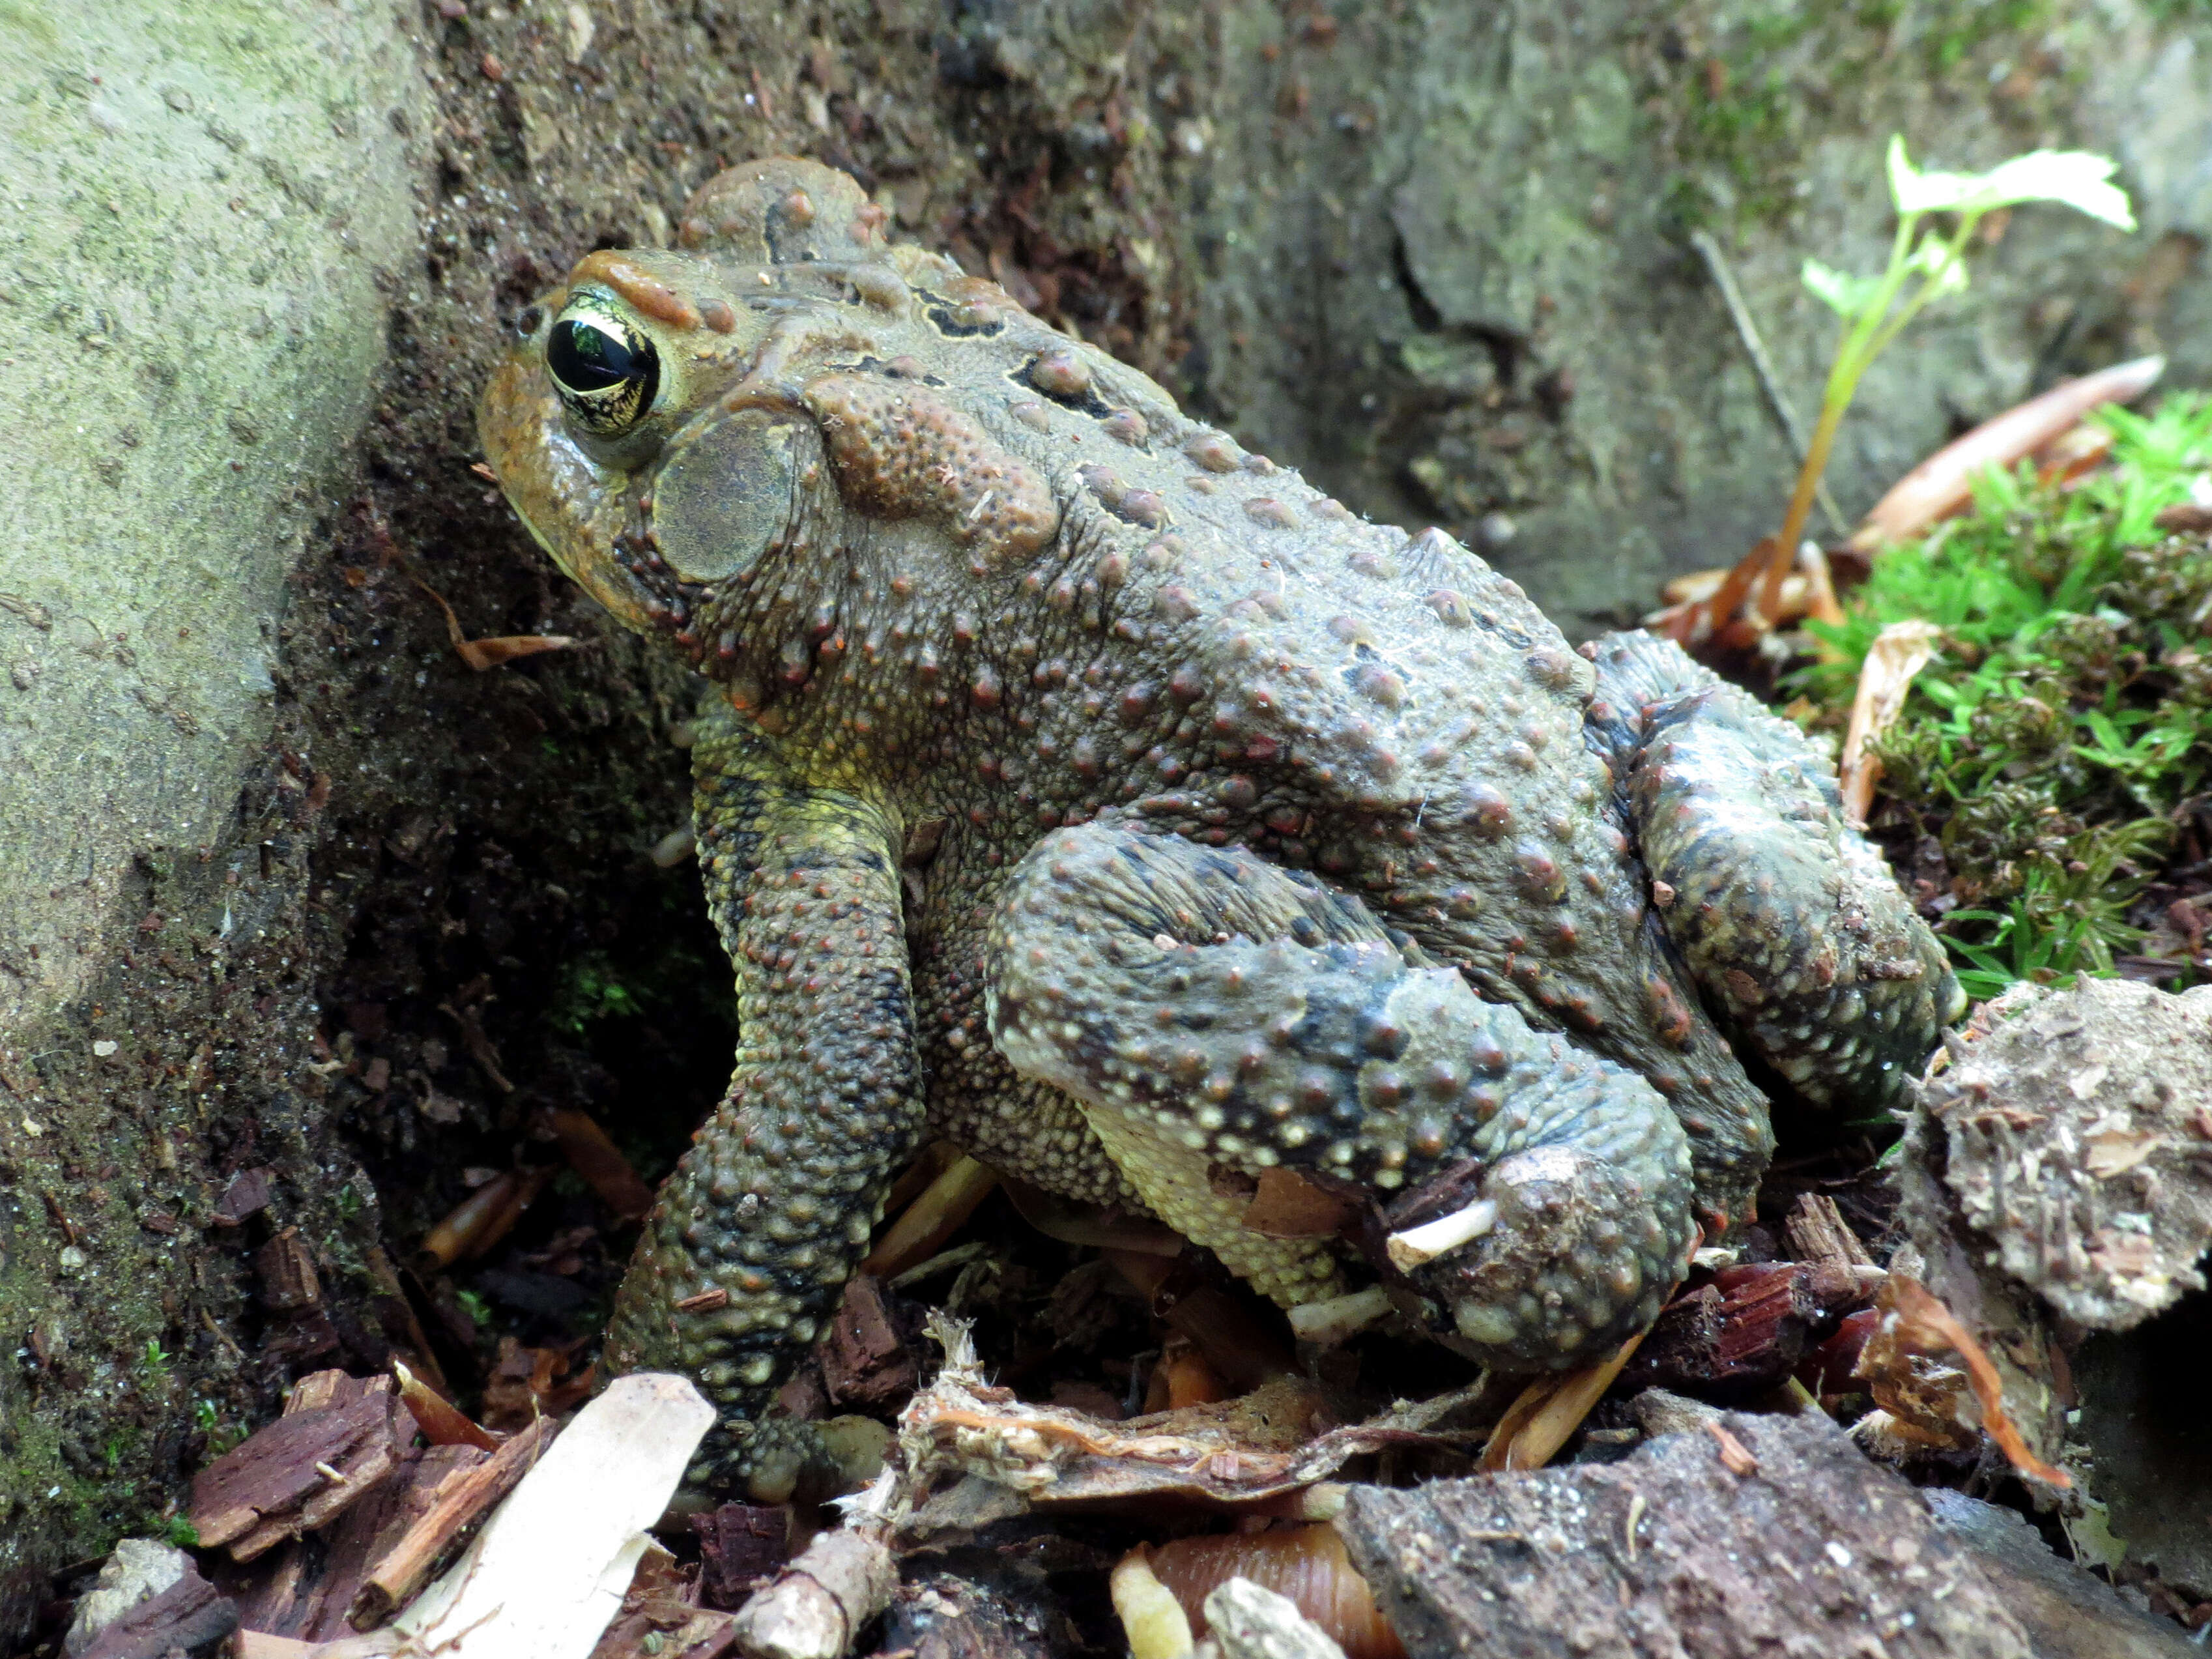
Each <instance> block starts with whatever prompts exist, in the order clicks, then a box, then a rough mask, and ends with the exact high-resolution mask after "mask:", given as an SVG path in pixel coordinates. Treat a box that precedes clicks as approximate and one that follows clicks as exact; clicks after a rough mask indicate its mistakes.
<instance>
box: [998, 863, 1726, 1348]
mask: <svg viewBox="0 0 2212 1659" xmlns="http://www.w3.org/2000/svg"><path fill="white" fill-rule="evenodd" d="M992 946H993V948H992V952H991V968H990V971H991V981H990V987H989V994H990V1004H989V1006H990V1024H991V1034H992V1036H993V1038H994V1040H995V1041H996V1042H997V1043H998V1045H999V1047H1000V1049H1001V1051H1002V1052H1004V1053H1005V1054H1006V1057H1007V1059H1008V1060H1010V1061H1011V1062H1012V1064H1013V1066H1015V1068H1016V1069H1017V1070H1018V1071H1020V1072H1023V1073H1026V1074H1028V1075H1030V1076H1032V1077H1036V1078H1038V1079H1042V1080H1044V1081H1047V1082H1049V1083H1052V1084H1054V1085H1056V1086H1058V1087H1060V1088H1061V1089H1064V1090H1066V1091H1068V1092H1069V1093H1070V1094H1072V1095H1073V1096H1074V1097H1076V1098H1077V1099H1079V1101H1081V1102H1082V1103H1083V1104H1084V1107H1085V1110H1086V1112H1087V1113H1088V1114H1089V1115H1090V1118H1091V1123H1092V1125H1093V1127H1095V1128H1096V1129H1097V1132H1098V1133H1099V1136H1100V1138H1101V1139H1103V1140H1104V1141H1105V1143H1106V1145H1107V1146H1108V1147H1109V1149H1110V1150H1111V1151H1112V1152H1113V1154H1114V1157H1115V1161H1116V1162H1117V1163H1119V1164H1121V1167H1122V1169H1123V1170H1125V1171H1126V1172H1127V1174H1128V1175H1129V1176H1130V1177H1131V1178H1132V1179H1133V1182H1135V1184H1136V1186H1137V1188H1138V1190H1139V1192H1140V1193H1141V1194H1143V1196H1144V1199H1145V1200H1146V1203H1147V1204H1149V1205H1151V1206H1152V1207H1153V1208H1154V1209H1155V1210H1156V1211H1157V1212H1158V1214H1159V1215H1160V1216H1161V1217H1162V1218H1164V1220H1166V1221H1167V1222H1168V1223H1170V1225H1173V1226H1175V1227H1176V1228H1178V1229H1179V1230H1181V1231H1182V1232H1183V1233H1184V1234H1185V1235H1186V1236H1188V1237H1191V1238H1194V1239H1196V1240H1197V1241H1198V1242H1200V1243H1203V1244H1206V1245H1207V1246H1209V1247H1210V1248H1212V1249H1214V1250H1216V1251H1217V1252H1218V1253H1219V1254H1220V1255H1221V1256H1222V1257H1223V1259H1224V1260H1225V1261H1226V1262H1227V1263H1228V1264H1229V1266H1230V1267H1231V1268H1232V1269H1234V1270H1235V1271H1237V1272H1238V1273H1243V1275H1244V1276H1245V1277H1247V1278H1249V1279H1251V1280H1252V1281H1253V1282H1254V1283H1255V1285H1258V1286H1259V1288H1261V1290H1263V1291H1266V1292H1267V1294H1268V1295H1270V1296H1271V1297H1274V1298H1275V1300H1277V1301H1278V1302H1280V1303H1284V1304H1297V1303H1300V1302H1304V1301H1308V1300H1311V1299H1314V1298H1316V1297H1320V1296H1322V1295H1325V1294H1328V1293H1329V1292H1330V1291H1332V1290H1333V1289H1334V1284H1335V1280H1334V1264H1333V1261H1332V1260H1331V1259H1330V1257H1329V1256H1328V1254H1327V1253H1326V1249H1325V1247H1324V1245H1323V1244H1322V1243H1321V1242H1319V1241H1315V1240H1310V1239H1308V1240H1296V1241H1291V1240H1279V1239H1269V1238H1265V1237H1261V1236H1260V1235H1258V1234H1256V1233H1255V1232H1252V1231H1249V1229H1247V1228H1245V1226H1244V1225H1243V1209H1244V1200H1243V1199H1242V1198H1240V1197H1237V1196H1235V1195H1234V1194H1233V1193H1231V1192H1225V1191H1223V1190H1218V1188H1227V1187H1229V1186H1230V1183H1225V1182H1218V1181H1216V1180H1215V1179H1214V1177H1215V1176H1218V1175H1219V1174H1224V1173H1227V1172H1237V1173H1239V1174H1243V1175H1247V1176H1256V1175H1259V1174H1261V1173H1262V1172H1264V1171H1266V1170H1270V1169H1275V1168H1283V1169H1288V1170H1293V1171H1296V1172H1298V1173H1300V1174H1302V1175H1304V1176H1306V1177H1307V1178H1308V1179H1310V1180H1311V1181H1313V1182H1316V1183H1317V1184H1321V1185H1324V1186H1327V1187H1330V1188H1334V1189H1335V1190H1337V1191H1340V1192H1349V1193H1354V1194H1359V1195H1361V1196H1362V1197H1371V1198H1373V1199H1374V1200H1376V1203H1377V1204H1378V1206H1389V1208H1388V1209H1386V1210H1385V1212H1384V1214H1383V1229H1382V1231H1387V1230H1388V1229H1389V1228H1390V1227H1391V1226H1393V1225H1396V1226H1397V1227H1398V1231H1397V1232H1396V1233H1395V1236H1394V1237H1393V1238H1392V1240H1391V1249H1390V1250H1389V1258H1390V1260H1389V1264H1388V1266H1387V1267H1385V1268H1384V1270H1385V1271H1386V1273H1393V1275H1394V1277H1395V1274H1396V1273H1403V1274H1404V1275H1405V1278H1404V1279H1400V1280H1398V1282H1399V1283H1400V1284H1401V1285H1404V1284H1405V1283H1406V1282H1407V1280H1410V1284H1411V1286H1412V1288H1413V1289H1415V1290H1417V1291H1419V1293H1420V1295H1421V1296H1422V1297H1425V1298H1427V1299H1428V1300H1430V1301H1431V1302H1432V1303H1433V1304H1437V1306H1439V1307H1441V1308H1442V1309H1443V1310H1446V1312H1445V1313H1444V1314H1443V1316H1440V1317H1439V1318H1438V1319H1437V1321H1435V1322H1433V1324H1432V1328H1437V1331H1438V1334H1440V1335H1443V1336H1444V1337H1445V1338H1446V1339H1447V1340H1451V1341H1452V1342H1453V1344H1454V1346H1458V1347H1460V1348H1462V1350H1463V1351H1466V1352H1471V1353H1473V1354H1474V1356H1475V1357H1477V1358H1481V1359H1484V1360H1486V1361H1494V1362H1497V1363H1500V1364H1508V1365H1511V1366H1513V1367H1515V1368H1516V1369H1520V1370H1527V1369H1530V1368H1532V1367H1554V1366H1559V1365H1565V1364H1572V1363H1574V1362H1575V1361H1577V1359H1579V1358H1585V1357H1587V1356H1588V1355H1589V1353H1590V1352H1594V1351H1595V1350H1597V1349H1600V1348H1601V1347H1603V1346H1607V1345H1610V1344H1612V1343H1614V1342H1617V1341H1619V1340H1622V1339H1623V1338H1625V1337H1626V1336H1628V1335H1630V1334H1632V1333H1633V1332H1635V1331H1636V1330H1638V1329H1640V1328H1643V1327H1644V1325H1646V1324H1648V1323H1649V1322H1650V1320H1651V1319H1652V1318H1653V1317H1654V1316H1656V1314H1657V1312H1658V1310H1659V1306H1660V1304H1661V1302H1662V1299H1663V1297H1665V1296H1666V1294H1667V1292H1668V1289H1669V1288H1670V1287H1671V1286H1672V1285H1674V1282H1675V1280H1676V1279H1678V1278H1679V1277H1680V1273H1681V1271H1682V1269H1683V1267H1684V1264H1685V1261H1686V1257H1687V1255H1688V1252H1689V1249H1690V1248H1691V1246H1692V1243H1693V1242H1694V1240H1695V1238H1696V1237H1697V1229H1696V1227H1695V1226H1694V1225H1693V1224H1692V1222H1691V1220H1690V1198H1691V1174H1690V1155H1689V1147H1688V1143H1687V1141H1686V1139H1685V1137H1684V1135H1683V1133H1682V1129H1681V1127H1680V1124H1679V1123H1678V1122H1677V1121H1675V1119H1674V1115H1673V1114H1672V1113H1671V1112H1670V1111H1669V1110H1668V1107H1667V1105H1666V1103H1665V1102H1664V1101H1663V1100H1662V1098H1661V1097H1660V1096H1659V1094H1658V1093H1657V1091H1655V1090H1654V1089H1652V1087H1651V1086H1650V1085H1649V1084H1648V1083H1646V1082H1645V1081H1644V1079H1642V1078H1640V1077H1638V1076H1637V1075H1635V1074H1634V1073H1631V1072H1628V1071H1626V1070H1625V1069H1623V1068H1622V1067H1620V1066H1614V1065H1613V1064H1611V1063H1610V1062H1607V1061H1606V1060H1600V1059H1598V1058H1596V1057H1595V1056H1593V1055H1591V1054H1587V1053H1585V1052H1582V1051H1579V1050H1577V1049H1576V1048H1572V1047H1571V1045H1569V1044H1568V1043H1567V1042H1565V1041H1564V1040H1563V1039H1561V1038H1559V1037H1557V1036H1549V1035H1547V1034H1543V1033H1540V1032H1537V1031H1534V1030H1531V1029H1530V1028H1529V1027H1528V1024H1527V1023H1526V1021H1525V1020H1524V1019H1523V1018H1522V1016H1521V1015H1520V1013H1519V1012H1517V1011H1516V1010H1515V1009H1512V1008H1510V1007H1506V1006H1501V1005H1498V1004H1494V1003H1486V1002H1484V1001H1482V1000H1480V999H1479V998H1478V997H1477V996H1476V995H1475V994H1474V992H1473V991H1472V990H1471V989H1469V988H1468V985H1467V983H1466V981H1464V980H1463V979H1462V977H1461V976H1460V975H1459V974H1458V972H1457V971H1456V970H1455V969H1449V968H1440V967H1436V966H1432V965H1431V964H1430V963H1428V961H1427V959H1426V958H1425V957H1423V956H1422V955H1421V954H1420V953H1419V951H1418V950H1417V949H1415V948H1414V947H1413V946H1411V945H1405V944H1401V943H1397V942H1394V940H1393V939H1392V938H1391V936H1390V935H1389V933H1386V932H1385V930H1384V929H1383V927H1382V925H1381V924H1380V923H1379V922H1378V921H1376V919H1375V917H1374V916H1373V915H1372V914H1371V913H1370V912H1369V911H1368V909H1367V908H1366V907H1365V906H1364V905H1363V904H1361V903H1360V902H1359V901H1358V900H1357V899H1355V898H1352V897H1351V896H1347V895H1345V894H1342V893H1339V892H1337V891H1334V890H1332V889H1329V888H1328V887H1325V886H1323V885H1322V884H1320V883H1319V882H1317V881H1315V880H1314V879H1312V878H1310V877H1308V876H1305V875H1304V874H1301V873H1299V872H1293V871H1290V870H1286V869H1284V868H1282V867H1280V866H1275V865H1271V864H1267V863H1266V862H1263V861H1262V860H1259V859H1257V858H1255V857H1253V856H1252V855H1251V854H1249V853H1247V852H1245V851H1243V850H1242V849H1241V848H1223V849H1219V850H1216V849H1212V848H1202V847H1200V846H1197V845H1195V844H1194V843H1192V842H1188V841H1184V840H1182V839H1180V838H1177V837H1174V836H1147V835H1141V834H1138V833H1136V832H1134V831H1133V830H1130V829H1126V828H1122V827H1119V826H1115V825H1112V824H1108V823H1094V824H1089V825H1085V826H1083V827H1081V828H1079V829H1065V830H1061V831H1059V832H1057V833H1055V834H1054V835H1052V836H1048V837H1047V838H1046V839H1045V840H1044V841H1043V842H1042V843H1040V844H1039V846H1038V847H1037V848H1036V850H1035V851H1034V852H1032V853H1031V854H1030V856H1029V857H1028V858H1027V859H1026V860H1024V862H1023V864H1022V866H1021V867H1020V868H1019V869H1018V870H1017V871H1016V872H1015V874H1014V876H1013V878H1012V881H1011V882H1010V884H1009V886H1008V890H1007V892H1006V897H1005V899H1004V901H1003V902H1002V904H1001V906H1000V910H999V914H998V918H997V921H996V922H995V924H994V930H993V938H992ZM1378 1265H1380V1264H1378Z"/></svg>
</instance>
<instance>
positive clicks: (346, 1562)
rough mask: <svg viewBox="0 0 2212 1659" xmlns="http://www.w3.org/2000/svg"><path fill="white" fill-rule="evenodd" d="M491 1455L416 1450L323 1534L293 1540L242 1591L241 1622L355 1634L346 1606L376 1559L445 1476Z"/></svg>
mask: <svg viewBox="0 0 2212 1659" xmlns="http://www.w3.org/2000/svg"><path fill="white" fill-rule="evenodd" d="M488 1455H489V1454H488V1453H485V1452H482V1451H478V1450H477V1449H476V1448H475V1447H473V1446H431V1447H428V1448H427V1449H424V1450H422V1451H418V1452H415V1453H411V1454H410V1455H408V1456H407V1457H405V1458H404V1459H403V1460H402V1461H401V1462H400V1465H399V1467H398V1469H397V1470H395V1471H394V1472H393V1473H392V1476H391V1477H390V1478H389V1479H388V1480H385V1481H384V1482H382V1483H381V1484H380V1486H378V1487H377V1489H376V1490H375V1491H374V1492H371V1493H370V1494H369V1495H368V1497H367V1498H363V1499H362V1501H361V1502H360V1503H357V1504H354V1505H353V1506H352V1507H351V1508H350V1509H349V1510H346V1512H345V1513H344V1514H343V1515H342V1516H339V1517H338V1518H337V1520H336V1521H335V1522H332V1523H331V1526H330V1528H329V1529H328V1530H327V1531H325V1533H324V1534H322V1537H321V1539H320V1541H317V1542H312V1543H311V1542H308V1541H304V1540H303V1541H295V1542H294V1543H293V1544H291V1545H289V1547H287V1552H286V1554H285V1556H284V1558H283V1559H282V1560H281V1561H280V1562H279V1564H278V1565H277V1568H276V1571H275V1572H274V1573H273V1574H271V1575H270V1576H269V1577H267V1578H265V1579H264V1580H263V1581H262V1582H261V1583H259V1584H258V1585H257V1586H256V1587H255V1589H252V1590H251V1591H250V1592H248V1593H247V1594H246V1595H242V1596H240V1599H239V1606H238V1619H239V1623H240V1625H241V1626H244V1627H245V1628H246V1629H247V1630H251V1631H258V1632H263V1633H264V1634H267V1635H272V1636H283V1637H289V1638H295V1639H297V1640H300V1641H306V1642H328V1641H332V1640H337V1639H341V1638H349V1637H350V1636H352V1635H353V1633H354V1632H353V1627H352V1626H350V1625H349V1624H348V1623H347V1622H346V1610H347V1609H348V1608H349V1607H351V1606H352V1605H353V1599H354V1597H355V1596H356V1595H358V1594H360V1591H361V1586H362V1580H363V1579H364V1578H365V1577H367V1576H368V1571H369V1569H370V1567H371V1566H372V1565H374V1563H375V1561H376V1560H377V1559H379V1558H380V1556H381V1555H382V1554H383V1553H384V1552H385V1551H386V1549H388V1548H389V1547H391V1546H392V1544H394V1543H396V1542H397V1541H398V1539H399V1538H400V1537H401V1535H402V1534H404V1533H405V1532H406V1530H407V1529H408V1528H410V1527H411V1526H412V1525H414V1523H415V1522H416V1521H418V1520H420V1519H421V1518H422V1516H423V1514H424V1513H425V1512H426V1511H427V1510H428V1509H429V1507H430V1505H431V1504H432V1503H433V1501H435V1497H436V1494H437V1491H438V1488H439V1486H441V1483H442V1482H444V1481H445V1480H447V1478H448V1477H450V1476H452V1475H453V1474H456V1473H458V1472H459V1471H461V1470H465V1469H469V1468H474V1467H475V1466H476V1465H477V1464H478V1463H481V1462H483V1461H484V1460H485V1458H486V1457H487V1456H488Z"/></svg>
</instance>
